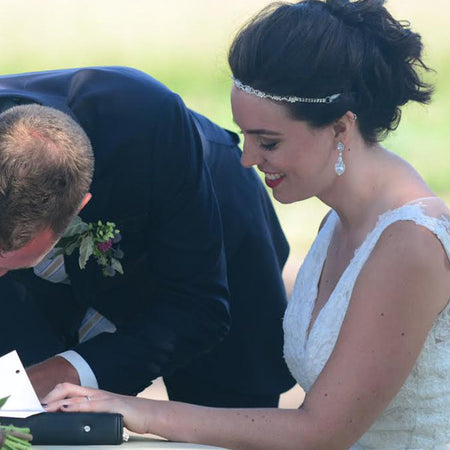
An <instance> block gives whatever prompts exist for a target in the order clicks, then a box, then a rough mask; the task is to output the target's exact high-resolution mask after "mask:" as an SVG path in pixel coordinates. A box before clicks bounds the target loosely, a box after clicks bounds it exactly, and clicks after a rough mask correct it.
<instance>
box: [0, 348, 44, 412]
mask: <svg viewBox="0 0 450 450" xmlns="http://www.w3.org/2000/svg"><path fill="white" fill-rule="evenodd" d="M8 396H9V398H8V401H7V402H6V403H5V404H4V405H3V407H2V408H1V409H0V416H5V417H28V416H32V415H33V414H37V413H41V412H44V411H45V410H44V408H42V405H41V403H40V401H39V399H38V397H37V395H36V392H34V389H33V386H32V384H31V382H30V379H29V378H28V375H27V373H26V372H25V369H24V367H23V365H22V362H21V361H20V358H19V355H18V354H17V352H16V351H12V352H10V353H7V354H6V355H5V356H2V357H1V358H0V399H1V398H4V397H8Z"/></svg>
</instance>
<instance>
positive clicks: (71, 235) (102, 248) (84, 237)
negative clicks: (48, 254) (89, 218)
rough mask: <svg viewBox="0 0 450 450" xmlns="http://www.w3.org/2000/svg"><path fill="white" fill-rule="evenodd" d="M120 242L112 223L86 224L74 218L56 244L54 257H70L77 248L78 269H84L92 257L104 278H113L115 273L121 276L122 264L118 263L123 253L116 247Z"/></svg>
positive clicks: (77, 217) (114, 225)
mask: <svg viewBox="0 0 450 450" xmlns="http://www.w3.org/2000/svg"><path fill="white" fill-rule="evenodd" d="M120 240H121V236H120V231H119V230H118V229H117V228H116V224H115V223H114V222H106V223H103V222H102V221H101V220H99V221H98V222H91V223H86V222H83V220H82V219H81V217H79V216H76V217H75V218H74V219H73V220H72V222H71V223H70V225H69V226H68V227H67V229H66V231H65V232H64V235H63V237H62V238H61V239H60V240H59V241H58V243H57V244H56V249H57V251H56V253H55V256H57V255H60V254H64V255H71V254H72V252H73V251H74V250H75V249H76V248H79V251H80V256H79V258H78V263H79V265H80V269H84V268H85V267H86V263H87V262H88V260H89V258H90V257H91V256H93V257H94V258H95V260H96V261H97V264H98V265H99V266H100V267H101V268H102V272H103V275H104V276H105V277H113V276H114V275H115V274H116V272H119V273H120V274H121V275H123V269H122V264H121V263H120V261H119V259H121V258H123V251H122V250H121V249H120V248H119V247H118V246H117V245H116V244H118V243H119V242H120Z"/></svg>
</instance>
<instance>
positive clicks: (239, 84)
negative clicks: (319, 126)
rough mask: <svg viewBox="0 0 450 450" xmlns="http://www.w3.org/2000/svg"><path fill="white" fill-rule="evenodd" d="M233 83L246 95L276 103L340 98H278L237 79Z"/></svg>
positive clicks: (323, 100)
mask: <svg viewBox="0 0 450 450" xmlns="http://www.w3.org/2000/svg"><path fill="white" fill-rule="evenodd" d="M233 83H234V85H235V86H236V87H237V88H238V89H239V90H241V91H244V92H246V93H247V94H251V95H256V97H260V98H268V99H270V100H276V101H278V102H289V103H333V102H334V101H335V100H336V99H338V98H339V97H340V96H341V94H332V95H327V96H326V97H322V98H310V97H309V98H308V97H294V96H280V95H272V94H267V93H266V92H263V91H259V90H258V89H254V88H252V87H251V86H248V85H247V84H244V83H242V82H241V81H239V80H238V79H237V78H233Z"/></svg>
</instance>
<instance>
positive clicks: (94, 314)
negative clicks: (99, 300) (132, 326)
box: [78, 308, 116, 343]
mask: <svg viewBox="0 0 450 450" xmlns="http://www.w3.org/2000/svg"><path fill="white" fill-rule="evenodd" d="M115 331H116V326H115V325H114V324H113V323H112V322H111V321H109V320H108V319H107V318H106V317H104V316H102V315H101V314H100V313H99V312H98V311H97V310H95V309H94V308H88V310H87V311H86V314H85V316H84V318H83V320H82V321H81V326H80V328H79V330H78V342H80V343H81V342H85V341H88V340H89V339H92V338H93V337H94V336H97V335H98V334H100V333H114V332H115Z"/></svg>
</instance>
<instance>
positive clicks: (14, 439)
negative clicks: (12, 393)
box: [0, 397, 33, 450]
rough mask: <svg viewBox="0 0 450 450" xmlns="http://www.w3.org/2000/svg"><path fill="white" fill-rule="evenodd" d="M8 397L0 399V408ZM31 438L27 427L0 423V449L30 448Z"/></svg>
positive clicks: (18, 449)
mask: <svg viewBox="0 0 450 450" xmlns="http://www.w3.org/2000/svg"><path fill="white" fill-rule="evenodd" d="M8 398H9V397H5V398H2V399H0V409H1V408H2V406H3V405H4V404H5V403H6V401H7V400H8ZM32 439H33V436H32V435H31V434H30V429H29V428H18V427H13V426H12V425H8V426H5V425H0V450H27V449H29V448H31V443H30V441H31V440H32Z"/></svg>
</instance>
